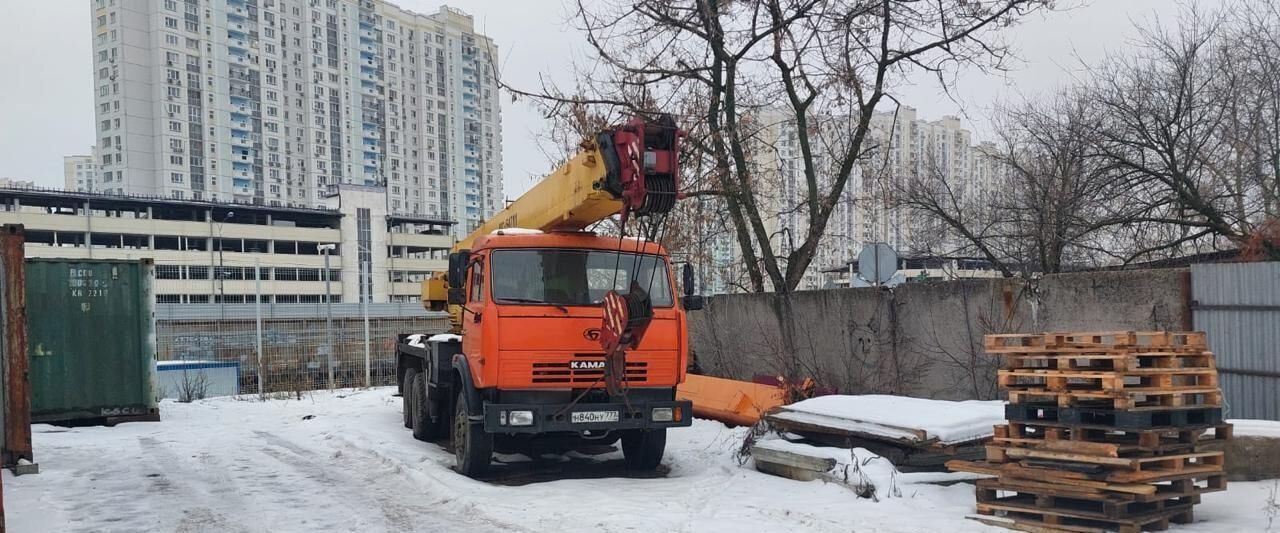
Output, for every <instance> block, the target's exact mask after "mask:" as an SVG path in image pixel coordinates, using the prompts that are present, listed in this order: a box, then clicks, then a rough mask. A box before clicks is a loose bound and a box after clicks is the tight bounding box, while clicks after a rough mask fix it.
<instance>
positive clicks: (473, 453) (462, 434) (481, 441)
mask: <svg viewBox="0 0 1280 533" xmlns="http://www.w3.org/2000/svg"><path fill="white" fill-rule="evenodd" d="M454 406H455V407H454V414H453V455H454V457H455V458H456V459H457V461H458V473H460V474H462V475H464V476H467V477H476V476H479V475H481V474H484V472H485V471H486V470H488V469H489V461H490V460H491V459H492V458H493V435H490V434H488V433H485V431H484V427H483V426H482V425H480V424H475V423H472V422H471V420H470V418H468V416H467V392H466V391H465V390H460V391H458V399H457V401H455V402H454Z"/></svg>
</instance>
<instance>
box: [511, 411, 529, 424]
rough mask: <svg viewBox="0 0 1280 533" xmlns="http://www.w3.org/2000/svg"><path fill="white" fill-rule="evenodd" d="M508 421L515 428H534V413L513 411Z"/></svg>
mask: <svg viewBox="0 0 1280 533" xmlns="http://www.w3.org/2000/svg"><path fill="white" fill-rule="evenodd" d="M508 420H509V421H510V422H511V425H513V426H532V425H533V411H511V413H510V414H509V415H508Z"/></svg>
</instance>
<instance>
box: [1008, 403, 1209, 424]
mask: <svg viewBox="0 0 1280 533" xmlns="http://www.w3.org/2000/svg"><path fill="white" fill-rule="evenodd" d="M1004 415H1005V418H1007V419H1009V420H1012V421H1015V422H1042V423H1052V424H1062V425H1081V426H1108V427H1114V428H1117V429H1152V428H1176V427H1185V426H1207V425H1214V424H1221V423H1222V408H1221V407H1208V408H1200V409H1159V410H1149V411H1116V410H1112V409H1087V408H1081V407H1058V406H1054V405H1035V404H1009V405H1006V406H1005V409H1004Z"/></svg>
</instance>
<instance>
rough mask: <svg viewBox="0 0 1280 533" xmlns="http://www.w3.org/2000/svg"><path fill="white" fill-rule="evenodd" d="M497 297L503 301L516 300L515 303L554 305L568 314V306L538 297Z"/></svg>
mask: <svg viewBox="0 0 1280 533" xmlns="http://www.w3.org/2000/svg"><path fill="white" fill-rule="evenodd" d="M498 299H499V300H502V301H504V302H516V303H522V304H543V305H554V306H555V307H556V309H559V310H561V311H564V314H566V315H567V314H569V308H568V307H565V306H563V305H560V304H558V303H552V302H548V301H546V300H539V299H537V298H498Z"/></svg>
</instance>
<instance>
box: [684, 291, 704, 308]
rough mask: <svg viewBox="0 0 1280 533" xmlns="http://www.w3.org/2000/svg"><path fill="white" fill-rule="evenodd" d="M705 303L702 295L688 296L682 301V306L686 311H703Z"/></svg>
mask: <svg viewBox="0 0 1280 533" xmlns="http://www.w3.org/2000/svg"><path fill="white" fill-rule="evenodd" d="M703 303H704V302H703V301H702V295H700V294H686V295H684V298H681V299H680V305H681V306H684V310H685V311H701V310H702V304H703Z"/></svg>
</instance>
